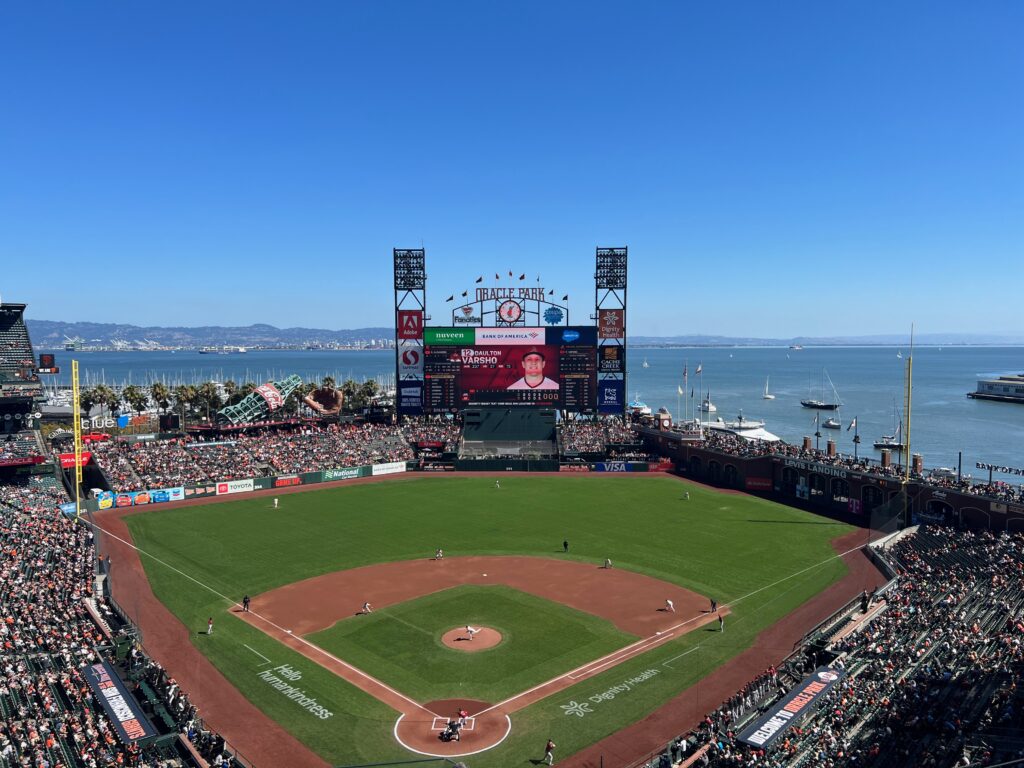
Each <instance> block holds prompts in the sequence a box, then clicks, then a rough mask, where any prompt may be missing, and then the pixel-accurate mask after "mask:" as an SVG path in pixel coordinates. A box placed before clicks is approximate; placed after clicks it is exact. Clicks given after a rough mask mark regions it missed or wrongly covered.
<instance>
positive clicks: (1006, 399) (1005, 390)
mask: <svg viewBox="0 0 1024 768" xmlns="http://www.w3.org/2000/svg"><path fill="white" fill-rule="evenodd" d="M967 396H968V397H971V398H974V399H975V400H995V401H997V402H1000V403H1024V373H1018V374H1016V375H1013V376H998V377H996V378H994V379H978V389H977V390H976V391H974V392H968V393H967Z"/></svg>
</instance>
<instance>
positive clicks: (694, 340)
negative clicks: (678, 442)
mask: <svg viewBox="0 0 1024 768" xmlns="http://www.w3.org/2000/svg"><path fill="white" fill-rule="evenodd" d="M26 322H27V323H28V328H29V333H30V334H31V335H32V342H33V344H35V346H37V347H39V348H48V349H52V348H60V347H62V346H63V344H64V339H65V337H70V338H75V337H77V338H81V339H84V341H85V343H86V344H88V345H91V346H106V347H109V346H113V345H114V343H115V342H117V343H120V342H126V343H128V344H131V345H133V346H134V345H137V344H144V343H145V342H147V341H149V342H156V343H157V344H160V345H163V346H169V347H206V346H217V345H223V344H229V345H237V346H245V347H302V346H306V345H309V344H314V345H315V344H323V345H327V344H346V345H348V344H358V343H367V342H369V341H371V340H373V339H378V340H379V339H389V340H391V339H394V338H395V331H394V329H393V328H385V327H374V328H347V329H340V330H327V329H324V328H277V327H275V326H273V325H266V324H263V323H260V324H256V325H246V326H219V325H207V326H199V327H186V326H177V327H171V328H164V327H157V326H149V327H141V326H138V325H126V324H121V323H70V322H60V321H53V320H31V319H29V320H26ZM628 341H629V344H631V345H634V346H642V347H694V346H696V347H731V346H741V347H766V346H788V345H790V344H800V345H803V346H808V347H811V346H846V345H858V346H859V345H867V346H870V345H878V346H906V345H907V343H908V338H907V335H906V334H887V335H875V336H817V337H815V336H798V337H795V338H789V339H783V338H759V337H754V336H742V337H736V336H714V335H689V336H630V337H629V340H628ZM914 341H915V343H916V344H921V345H948V346H956V345H963V346H968V345H990V346H998V345H1007V346H1011V345H1018V344H1024V335H1020V334H1017V335H997V334H978V333H930V334H920V335H918V336H917V337H916V338H915V340H914Z"/></svg>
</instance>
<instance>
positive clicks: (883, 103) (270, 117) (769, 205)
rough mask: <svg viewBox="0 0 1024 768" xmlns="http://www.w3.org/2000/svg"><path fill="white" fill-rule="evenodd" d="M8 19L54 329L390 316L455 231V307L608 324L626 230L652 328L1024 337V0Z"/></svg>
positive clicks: (39, 268)
mask: <svg viewBox="0 0 1024 768" xmlns="http://www.w3.org/2000/svg"><path fill="white" fill-rule="evenodd" d="M3 19H4V22H5V27H6V28H7V29H8V35H7V36H6V38H7V39H6V41H5V46H4V53H3V54H0V55H2V56H3V60H4V61H5V63H6V64H7V67H6V70H7V71H8V72H13V73H16V74H15V75H14V76H13V77H9V78H8V80H7V82H6V84H5V85H4V86H3V93H4V101H5V104H6V105H7V106H8V109H7V110H6V113H7V120H5V121H4V123H3V124H2V125H0V145H2V146H4V147H5V148H6V151H5V153H4V168H5V170H4V174H3V181H0V210H2V211H3V212H4V214H3V215H4V226H3V227H0V263H3V264H4V269H3V271H2V273H0V295H2V296H3V298H4V300H7V301H17V302H25V303H27V304H28V305H29V317H30V318H39V319H47V320H64V321H82V320H90V321H95V322H120V323H129V324H133V325H140V326H147V325H164V326H170V325H190V326H192V325H195V326H198V325H225V326H227V325H232V326H234V325H249V324H252V323H268V324H271V325H275V326H278V327H282V328H284V327H293V326H305V327H313V328H357V327H367V326H386V325H389V324H390V322H391V318H392V312H393V293H392V287H391V279H392V273H391V249H392V248H395V247H420V246H423V247H425V248H426V253H427V271H428V299H429V303H428V311H429V312H430V313H431V314H432V315H433V316H434V318H435V323H436V324H443V322H444V320H443V319H444V318H445V317H446V316H447V315H448V313H449V310H450V308H451V307H452V306H453V304H451V303H447V302H446V301H445V299H446V298H447V297H448V296H449V295H452V294H454V295H455V297H456V299H455V302H456V303H457V302H458V300H459V299H460V298H461V297H460V294H461V292H462V291H464V290H467V291H469V292H470V294H472V290H473V288H474V285H475V284H474V281H475V280H476V278H477V277H478V276H483V277H484V281H485V282H484V284H489V285H498V286H502V285H508V284H509V282H510V281H511V283H512V284H513V285H516V286H519V285H528V286H531V287H533V286H536V285H537V278H538V277H539V278H540V283H541V284H542V285H543V286H544V287H545V288H547V289H549V290H554V291H555V294H556V295H555V298H559V297H561V296H562V295H566V294H568V295H569V296H570V299H569V302H568V303H569V306H570V311H571V312H572V315H573V316H574V317H575V318H580V319H583V318H586V317H588V316H589V314H590V312H591V311H592V308H593V300H594V285H593V279H592V273H593V266H594V248H595V247H597V246H602V247H604V246H623V245H625V246H628V247H629V249H630V273H629V280H630V287H629V315H630V321H629V333H630V335H644V336H678V335H694V334H702V335H723V336H757V337H773V338H787V337H797V336H850V335H872V334H893V333H902V332H904V331H905V330H908V329H909V327H910V324H911V323H912V322H913V323H915V324H916V327H917V328H918V330H919V331H920V332H922V333H925V332H930V333H955V332H967V333H992V334H999V333H1017V332H1019V329H1020V320H1019V310H1018V305H1019V301H1018V299H1017V296H1016V293H1017V286H1018V284H1019V281H1020V278H1021V277H1022V276H1024V268H1022V267H1021V263H1022V258H1021V257H1022V252H1024V248H1022V246H1024V224H1022V221H1024V217H1022V216H1021V215H1020V213H1021V210H1024V205H1022V203H1024V183H1022V180H1024V174H1022V171H1024V138H1022V137H1024V107H1022V105H1021V103H1020V99H1019V98H1017V95H1018V94H1019V93H1020V91H1021V86H1024V53H1022V51H1021V49H1020V46H1019V44H1018V40H1019V38H1020V35H1021V32H1024V8H1021V7H1020V6H1019V5H1017V4H1013V3H1010V2H994V3H989V4H984V5H982V6H971V7H969V8H968V7H965V6H962V5H958V4H955V3H949V2H940V3H929V4H927V5H925V4H923V3H908V4H901V5H898V6H895V7H884V8H883V7H863V6H854V5H852V4H839V5H832V6H828V7H822V6H820V5H817V4H812V3H790V4H786V5H784V6H776V7H772V8H768V7H765V6H763V5H759V4H754V3H749V4H743V5H741V6H739V7H737V8H733V9H729V10H728V11H726V10H723V9H718V8H711V7H707V8H699V7H676V6H671V7H669V6H666V7H655V6H640V7H635V8H620V7H614V6H600V5H598V6H595V5H591V4H586V5H584V4H578V5H574V4H567V5H560V6H558V7H557V8H549V7H546V6H542V5H540V4H526V5H523V6H518V7H516V8H515V9H512V8H488V7H480V8H472V9H470V10H467V9H466V8H465V7H461V6H454V5H440V6H431V7H429V8H425V7H424V8H417V7H407V6H398V5H397V4H394V5H392V4H379V5H374V6H373V7H358V6H341V5H335V4H327V3H313V4H310V5H308V6H305V7H304V9H303V13H302V14H294V13H286V12H284V11H282V10H280V9H275V8H274V7H273V6H269V5H267V6H263V5H258V4H257V5H255V6H246V12H245V13H244V14H243V13H242V12H241V7H239V8H238V9H236V10H235V12H232V11H231V10H230V9H224V8H220V9H216V8H209V7H205V6H202V5H184V6H176V7H175V8H174V9H173V10H172V11H168V10H166V9H160V8H152V7H150V8H146V7H135V8H130V9H125V8H119V9H113V8H96V7H90V8H85V7H74V6H67V7H61V8H56V9H54V8H51V9H48V10H47V12H46V13H45V14H44V13H41V12H39V11H38V9H35V8H32V7H30V6H24V7H13V6H12V7H8V8H6V9H5V10H4V11H3ZM510 270H511V271H512V272H513V273H514V277H513V278H511V279H510V278H509V277H508V272H509V271H510ZM495 274H498V275H500V276H501V279H500V280H498V281H495V280H494V275H495ZM520 274H525V275H526V279H525V280H524V281H519V280H518V276H519V275H520Z"/></svg>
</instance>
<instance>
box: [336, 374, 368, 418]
mask: <svg viewBox="0 0 1024 768" xmlns="http://www.w3.org/2000/svg"><path fill="white" fill-rule="evenodd" d="M341 394H342V395H344V396H345V400H344V405H343V406H342V410H349V411H358V410H362V407H363V405H362V403H361V402H360V401H359V398H358V395H359V385H358V384H356V383H355V382H354V381H352V379H346V380H345V383H344V384H342V385H341Z"/></svg>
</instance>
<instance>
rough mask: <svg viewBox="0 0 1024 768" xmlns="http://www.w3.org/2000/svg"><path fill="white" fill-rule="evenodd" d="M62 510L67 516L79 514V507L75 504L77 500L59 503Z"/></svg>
mask: <svg viewBox="0 0 1024 768" xmlns="http://www.w3.org/2000/svg"><path fill="white" fill-rule="evenodd" d="M57 506H58V507H59V508H60V511H61V512H62V513H63V514H64V515H66V516H67V517H74V516H75V515H77V514H78V508H77V507H76V506H75V502H73V501H69V502H67V503H65V504H58V505H57Z"/></svg>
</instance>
